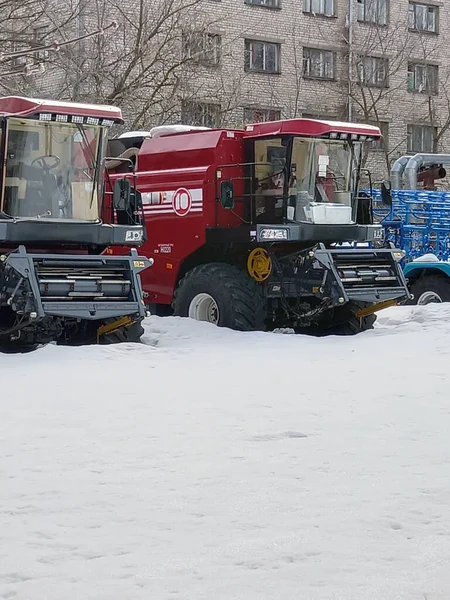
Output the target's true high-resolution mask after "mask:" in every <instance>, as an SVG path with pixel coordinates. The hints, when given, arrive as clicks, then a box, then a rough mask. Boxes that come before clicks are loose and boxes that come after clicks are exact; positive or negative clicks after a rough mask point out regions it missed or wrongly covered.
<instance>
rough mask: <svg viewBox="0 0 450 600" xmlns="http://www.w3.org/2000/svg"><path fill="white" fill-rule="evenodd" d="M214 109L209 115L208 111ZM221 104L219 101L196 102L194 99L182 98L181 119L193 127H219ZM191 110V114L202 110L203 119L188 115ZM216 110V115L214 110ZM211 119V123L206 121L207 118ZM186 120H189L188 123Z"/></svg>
mask: <svg viewBox="0 0 450 600" xmlns="http://www.w3.org/2000/svg"><path fill="white" fill-rule="evenodd" d="M211 109H213V111H212V112H211V113H210V114H209V115H208V113H207V111H210V110H211ZM221 109H222V107H221V105H220V104H219V103H218V102H208V101H206V100H205V101H198V102H195V101H193V100H182V101H181V121H182V123H183V124H184V125H192V126H193V127H210V128H211V129H215V128H218V127H219V126H220V116H221V114H220V113H221ZM189 110H191V115H193V114H194V112H195V111H197V110H198V111H200V113H201V119H200V120H196V119H194V118H192V117H186V114H187V113H188V111H189ZM214 111H216V113H217V114H216V115H214V114H213V112H214ZM208 118H209V119H210V121H209V124H208V123H206V120H207V119H208ZM185 121H189V123H186V122H185Z"/></svg>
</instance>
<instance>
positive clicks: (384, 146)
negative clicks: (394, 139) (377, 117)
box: [368, 121, 389, 152]
mask: <svg viewBox="0 0 450 600" xmlns="http://www.w3.org/2000/svg"><path fill="white" fill-rule="evenodd" d="M368 125H373V126H374V127H378V128H379V129H380V131H381V135H382V136H383V139H382V140H373V141H371V142H369V148H370V150H371V151H372V152H379V151H382V150H383V151H385V152H387V150H388V148H389V123H388V122H387V121H369V122H368Z"/></svg>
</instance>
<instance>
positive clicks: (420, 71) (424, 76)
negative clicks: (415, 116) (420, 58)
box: [408, 64, 439, 96]
mask: <svg viewBox="0 0 450 600" xmlns="http://www.w3.org/2000/svg"><path fill="white" fill-rule="evenodd" d="M438 87H439V71H438V67H437V66H436V65H423V64H409V65H408V92H419V93H421V94H428V95H430V96H435V95H436V94H437V93H438Z"/></svg>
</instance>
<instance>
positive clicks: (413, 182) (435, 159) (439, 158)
mask: <svg viewBox="0 0 450 600" xmlns="http://www.w3.org/2000/svg"><path fill="white" fill-rule="evenodd" d="M427 165H450V154H415V155H414V156H412V157H411V158H410V159H409V161H408V163H407V165H406V167H405V186H406V189H408V190H416V189H417V174H418V172H419V169H420V168H421V167H426V166H427Z"/></svg>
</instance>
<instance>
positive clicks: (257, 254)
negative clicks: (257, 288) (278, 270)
mask: <svg viewBox="0 0 450 600" xmlns="http://www.w3.org/2000/svg"><path fill="white" fill-rule="evenodd" d="M247 270H248V274H249V275H250V277H252V278H253V279H254V280H255V281H257V282H258V283H261V282H262V281H265V280H266V279H268V278H269V277H270V274H271V272H272V259H271V258H270V256H269V254H268V252H267V250H265V249H264V248H255V249H254V250H252V251H251V252H250V254H249V256H248V259H247Z"/></svg>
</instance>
